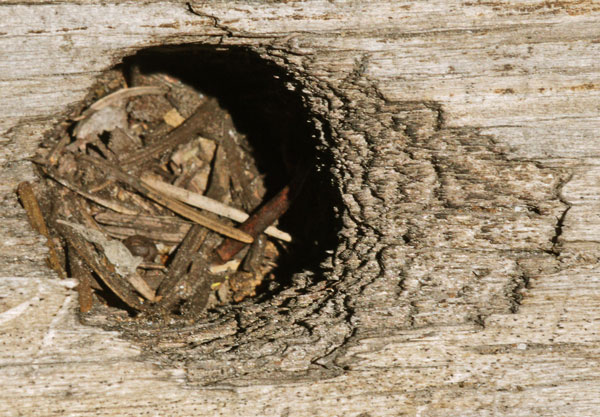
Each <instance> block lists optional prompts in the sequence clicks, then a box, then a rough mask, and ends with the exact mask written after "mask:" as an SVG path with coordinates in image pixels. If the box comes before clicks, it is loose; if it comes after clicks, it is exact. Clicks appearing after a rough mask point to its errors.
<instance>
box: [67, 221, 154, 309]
mask: <svg viewBox="0 0 600 417" xmlns="http://www.w3.org/2000/svg"><path fill="white" fill-rule="evenodd" d="M56 222H57V223H58V224H61V225H65V226H69V227H70V228H72V229H74V230H75V231H76V232H77V233H78V234H79V235H80V236H81V237H83V238H84V239H85V240H86V241H89V242H92V243H95V244H96V245H98V246H100V247H101V248H102V250H103V251H104V254H103V258H102V259H103V261H102V262H103V263H105V264H106V265H107V266H108V268H109V270H111V272H112V270H113V269H116V272H117V274H119V275H120V276H122V277H123V278H125V279H126V280H127V281H129V283H130V284H131V285H132V286H133V288H135V290H136V291H137V292H139V293H140V294H141V295H143V296H144V297H145V298H147V299H148V300H150V301H154V296H155V294H154V291H152V289H151V288H150V287H148V284H146V281H144V280H143V279H142V278H141V277H140V276H139V275H138V274H137V272H136V268H137V266H138V265H139V264H140V263H141V261H142V258H140V257H134V256H133V255H132V254H131V252H129V250H128V249H127V248H126V247H125V245H124V244H123V243H122V242H120V241H118V240H110V239H108V238H107V237H106V236H105V235H104V234H103V233H102V232H101V231H99V230H95V229H90V228H86V227H85V226H82V225H80V224H77V223H71V222H67V221H64V220H60V219H59V220H57V221H56ZM75 250H76V251H77V248H75ZM111 289H112V288H111Z"/></svg>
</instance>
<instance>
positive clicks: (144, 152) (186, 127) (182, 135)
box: [121, 100, 217, 168]
mask: <svg viewBox="0 0 600 417" xmlns="http://www.w3.org/2000/svg"><path fill="white" fill-rule="evenodd" d="M215 107H217V102H216V100H207V101H206V102H205V103H202V104H201V105H200V106H198V108H197V109H196V111H195V112H194V114H192V115H191V116H190V117H189V118H187V119H186V121H185V122H183V123H182V124H181V125H179V126H178V127H176V128H175V129H173V130H171V132H169V134H168V135H167V137H166V138H164V139H163V140H161V141H159V142H157V143H156V144H154V145H151V146H147V147H145V148H142V149H141V150H139V151H137V152H134V153H133V154H132V155H129V156H128V157H126V158H124V159H123V160H122V161H121V164H122V166H123V167H125V168H127V167H132V166H134V165H137V164H140V163H141V162H143V161H145V160H148V159H149V158H152V157H154V156H156V155H158V154H161V153H163V152H165V151H167V150H169V149H173V148H175V147H176V146H177V145H180V144H182V143H184V142H186V141H189V140H190V139H192V138H193V137H194V135H197V134H201V133H202V132H203V130H204V128H205V125H206V124H207V121H208V120H209V119H210V118H212V113H213V108H215ZM209 136H210V135H209Z"/></svg>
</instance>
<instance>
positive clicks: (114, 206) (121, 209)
mask: <svg viewBox="0 0 600 417" xmlns="http://www.w3.org/2000/svg"><path fill="white" fill-rule="evenodd" d="M43 171H44V174H46V175H47V176H49V177H50V178H52V179H53V180H54V181H56V182H57V183H59V184H60V185H62V186H64V187H66V188H68V189H69V190H71V191H73V192H75V193H77V194H79V195H80V196H82V197H84V198H87V199H88V200H90V201H93V202H94V203H96V204H98V205H100V206H102V207H106V208H108V209H111V210H113V211H116V212H117V213H122V214H132V215H134V214H138V211H137V210H133V209H130V208H128V207H126V206H124V205H122V204H119V203H115V202H114V201H111V200H106V199H104V198H102V197H98V196H95V195H93V194H90V193H88V192H86V191H84V190H83V189H81V188H80V187H78V186H76V185H75V184H71V183H70V182H69V181H67V180H66V179H64V178H61V177H59V176H58V175H56V174H55V173H54V172H53V170H51V169H49V168H48V167H45V168H43Z"/></svg>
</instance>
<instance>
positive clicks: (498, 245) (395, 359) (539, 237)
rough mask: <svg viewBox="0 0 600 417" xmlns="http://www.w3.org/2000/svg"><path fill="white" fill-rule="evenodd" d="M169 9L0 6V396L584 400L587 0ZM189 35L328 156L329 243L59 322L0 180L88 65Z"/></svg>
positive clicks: (82, 91) (592, 219)
mask: <svg viewBox="0 0 600 417" xmlns="http://www.w3.org/2000/svg"><path fill="white" fill-rule="evenodd" d="M192 7H193V10H194V13H192V12H191V11H190V8H189V7H188V6H187V5H186V4H185V3H182V2H175V1H172V2H168V1H162V2H149V1H147V2H95V1H91V2H78V1H72V2H61V3H56V4H49V3H47V2H36V1H21V2H19V4H16V3H14V2H12V3H3V4H0V56H1V59H0V92H1V94H0V111H1V113H0V114H1V115H2V116H1V118H0V132H1V133H0V163H1V167H0V196H1V197H2V198H1V199H0V206H1V210H0V216H1V218H2V221H1V222H0V233H1V236H2V238H1V239H0V245H1V248H2V250H1V251H0V265H1V269H0V289H1V290H0V328H1V334H2V336H1V341H2V346H3V348H2V351H1V353H0V364H1V366H0V381H2V382H1V383H0V384H1V390H0V400H1V402H2V404H3V406H2V407H1V408H0V414H2V415H9V416H13V415H14V416H17V415H40V416H50V415H56V416H58V415H89V414H94V415H95V414H102V415H119V416H129V415H131V416H133V415H145V414H150V415H173V416H178V415H179V416H187V415H192V414H193V415H265V416H312V415H344V416H359V415H360V416H380V415H401V414H407V415H422V416H454V415H467V416H468V415H473V416H475V415H477V416H481V415H506V416H530V415H536V416H538V415H539V416H545V415H547V416H554V415H571V416H590V415H597V414H598V413H599V412H600V359H599V358H600V352H599V351H600V321H599V318H600V268H598V266H597V265H596V264H597V261H598V256H600V251H599V247H598V242H599V241H600V215H599V214H598V213H599V212H600V203H599V197H598V196H599V195H600V182H599V181H600V141H598V140H597V135H598V131H600V129H599V128H600V116H599V107H600V106H599V103H600V93H599V90H600V61H599V60H598V56H600V42H599V40H600V7H599V6H598V5H597V4H596V3H594V2H591V1H589V2H588V1H573V2H545V1H508V2H502V3H499V2H498V3H496V2H487V3H483V2H458V1H410V2H402V1H383V0H382V1H373V2H369V3H368V4H367V3H360V2H343V1H340V2H337V1H331V2H330V1H307V2H286V3H281V4H279V3H269V4H265V3H263V2H249V1H247V2H242V1H238V2H236V1H224V2H218V3H210V4H205V3H192ZM187 43H195V44H204V45H215V46H219V47H223V48H227V47H232V46H236V47H237V46H243V47H247V48H248V49H249V50H251V51H253V52H254V53H256V54H257V55H259V56H260V57H261V58H263V59H264V60H266V61H269V62H273V63H275V64H277V65H279V66H281V67H282V68H284V69H285V71H286V72H287V73H289V74H290V76H291V77H293V78H294V80H295V83H296V84H295V88H297V90H298V91H299V93H301V94H302V95H303V96H304V98H305V101H306V103H307V106H308V107H309V109H310V111H311V112H312V117H314V120H315V121H316V123H317V124H319V125H320V126H322V130H323V135H322V138H321V142H322V143H321V144H322V146H324V147H325V148H326V149H327V150H328V151H327V152H329V153H330V155H331V159H332V163H331V166H329V167H327V171H330V172H331V174H327V175H331V180H332V181H333V182H334V183H335V185H336V189H337V190H339V195H340V204H339V207H338V208H339V213H340V219H341V223H342V226H341V230H340V231H339V236H340V239H339V245H338V247H337V248H336V249H335V250H334V251H333V253H332V254H331V256H330V258H329V259H328V260H327V261H326V262H324V264H323V266H322V268H321V269H319V270H314V271H305V272H304V273H301V274H298V275H297V276H296V277H295V278H294V280H293V283H292V285H291V287H290V288H288V289H287V290H285V291H282V292H279V293H277V294H275V295H274V297H273V298H272V299H269V300H266V301H263V302H261V303H259V304H254V305H252V304H249V303H248V304H244V305H242V306H241V307H239V308H237V309H232V310H230V311H225V312H223V314H222V315H221V316H219V317H216V318H213V319H210V320H207V321H206V322H203V323H192V324H188V325H187V326H186V327H184V328H180V327H175V326H174V327H173V328H169V329H165V330H164V331H163V332H162V333H160V334H158V335H157V334H156V332H155V331H154V330H153V328H152V327H151V325H150V324H148V326H147V328H146V329H145V330H144V329H143V330H144V331H143V332H134V331H133V329H130V328H127V327H123V328H121V329H118V330H119V331H107V330H103V329H102V328H101V327H93V326H87V325H82V324H81V323H80V322H79V320H78V318H77V314H76V304H77V302H76V299H75V297H76V295H75V292H74V291H73V290H72V289H70V288H69V286H70V285H71V281H69V280H67V281H60V280H58V279H57V278H56V277H54V276H53V274H52V273H51V272H49V270H48V269H47V268H46V267H45V265H44V263H43V257H44V253H45V249H44V245H43V243H44V242H43V239H42V238H40V237H37V236H35V235H34V233H33V232H31V231H30V230H29V228H28V226H27V223H26V218H25V214H24V212H23V211H22V209H21V208H20V206H19V205H18V202H17V200H16V197H15V194H14V190H15V188H16V185H17V184H18V183H19V182H20V181H23V180H31V179H33V178H34V175H33V171H32V167H31V165H30V164H29V162H27V160H26V158H27V157H28V156H30V155H31V154H32V152H33V150H34V149H35V148H36V147H37V145H38V144H39V142H40V140H41V139H42V137H43V134H44V132H46V131H48V130H49V129H50V128H52V126H53V125H54V124H55V123H57V121H60V120H61V118H62V117H64V115H65V114H66V112H67V111H68V110H69V108H70V107H72V106H74V105H76V104H77V103H78V102H80V101H81V100H82V99H83V98H84V96H85V95H86V94H87V91H88V89H89V88H90V87H91V86H92V85H93V83H94V81H95V79H96V77H98V76H99V75H100V74H102V73H103V72H104V71H106V70H107V69H108V68H110V67H111V66H113V65H115V64H117V63H119V62H121V60H122V59H123V58H124V57H126V56H128V55H131V54H133V53H135V52H136V51H138V50H140V49H142V48H147V47H153V46H159V45H175V44H178V45H180V44H187ZM97 321H99V319H98V320H97Z"/></svg>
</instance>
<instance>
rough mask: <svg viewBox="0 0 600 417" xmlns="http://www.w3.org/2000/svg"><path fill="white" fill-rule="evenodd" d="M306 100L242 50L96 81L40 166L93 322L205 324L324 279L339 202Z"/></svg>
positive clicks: (167, 61)
mask: <svg viewBox="0 0 600 417" xmlns="http://www.w3.org/2000/svg"><path fill="white" fill-rule="evenodd" d="M299 91H300V88H299V86H298V84H297V82H296V81H295V80H294V79H293V77H291V76H289V75H288V74H286V72H285V71H284V70H283V69H282V68H281V67H279V66H277V65H275V64H273V63H270V62H268V61H266V60H264V59H262V58H260V57H259V56H258V55H257V54H255V53H253V52H251V51H249V50H247V49H244V48H216V47H207V46H189V45H188V46H176V47H173V46H170V47H161V48H153V49H149V50H144V51H141V52H139V53H137V54H136V55H134V56H130V57H128V58H126V59H125V60H124V61H123V63H122V64H120V65H118V66H116V67H115V68H113V69H111V70H110V71H108V72H107V73H106V74H104V75H103V76H102V77H101V78H100V79H99V82H98V83H97V84H96V85H95V86H94V87H93V89H92V91H91V92H90V93H89V95H88V97H87V98H86V100H85V101H84V103H82V104H81V106H79V108H78V109H76V110H74V111H73V112H72V114H71V115H70V119H69V121H66V122H64V123H61V124H60V125H59V126H57V127H56V129H55V130H54V131H53V132H52V134H50V135H49V136H48V137H47V138H46V140H45V141H44V143H43V144H42V146H41V147H40V151H39V154H38V155H37V156H36V159H35V161H36V163H37V165H38V167H39V171H40V174H41V179H40V182H39V184H36V185H35V187H34V194H35V195H36V199H37V200H38V203H39V206H40V207H41V211H42V213H43V219H44V222H45V223H46V224H47V225H48V228H49V229H50V232H49V235H50V238H49V240H48V241H49V249H50V265H51V266H52V267H53V268H54V269H56V270H57V271H58V272H59V273H60V274H63V275H65V276H72V277H74V278H77V279H78V280H79V285H78V291H79V298H80V308H81V311H82V312H89V311H91V312H92V313H93V312H94V309H96V310H98V309H102V310H103V311H105V310H106V309H112V310H115V311H116V310H118V311H120V312H124V311H127V312H128V313H129V315H130V316H139V314H138V313H140V312H142V313H144V314H143V315H147V314H152V315H156V316H161V317H165V316H169V317H173V316H178V315H179V316H184V317H187V318H189V317H190V316H194V317H198V316H200V315H202V314H203V313H204V312H206V311H207V310H210V309H215V308H216V309H218V308H219V306H225V305H229V304H232V303H237V302H240V301H242V300H263V299H264V297H268V295H269V294H272V293H273V292H277V291H278V290H280V289H283V288H286V287H287V286H289V285H290V284H291V282H292V277H293V276H294V274H296V273H299V272H302V271H307V270H308V271H312V272H317V274H316V275H317V276H318V275H319V274H318V272H319V270H320V268H321V266H320V265H321V264H322V262H323V261H324V260H325V259H326V258H327V257H328V253H330V250H331V249H334V247H335V245H336V243H337V242H336V232H337V230H339V224H338V220H336V214H335V207H336V205H337V204H336V203H337V202H338V201H339V194H338V192H337V191H336V190H335V189H334V186H333V183H332V180H331V178H330V177H329V175H328V173H329V170H328V166H329V161H328V157H329V156H328V153H327V150H326V147H324V146H323V138H324V133H323V132H322V131H321V130H320V129H319V128H318V126H319V123H318V122H315V121H316V120H317V119H316V118H315V116H314V115H313V114H311V112H310V111H309V110H308V109H307V106H306V103H304V101H303V97H302V94H301V93H300V92H299ZM336 196H337V198H336ZM209 199H210V200H209ZM21 200H22V201H23V200H24V197H23V195H22V194H21ZM207 201H208V202H207ZM211 201H212V202H211ZM215 201H216V203H214V202H215ZM24 205H25V204H24ZM207 205H208V206H210V208H209V207H208V206H207ZM26 209H27V207H26ZM28 211H29V210H28ZM243 213H247V214H246V215H245V217H244V215H243ZM246 218H247V219H246ZM244 219H246V220H244ZM267 226H268V228H267Z"/></svg>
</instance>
